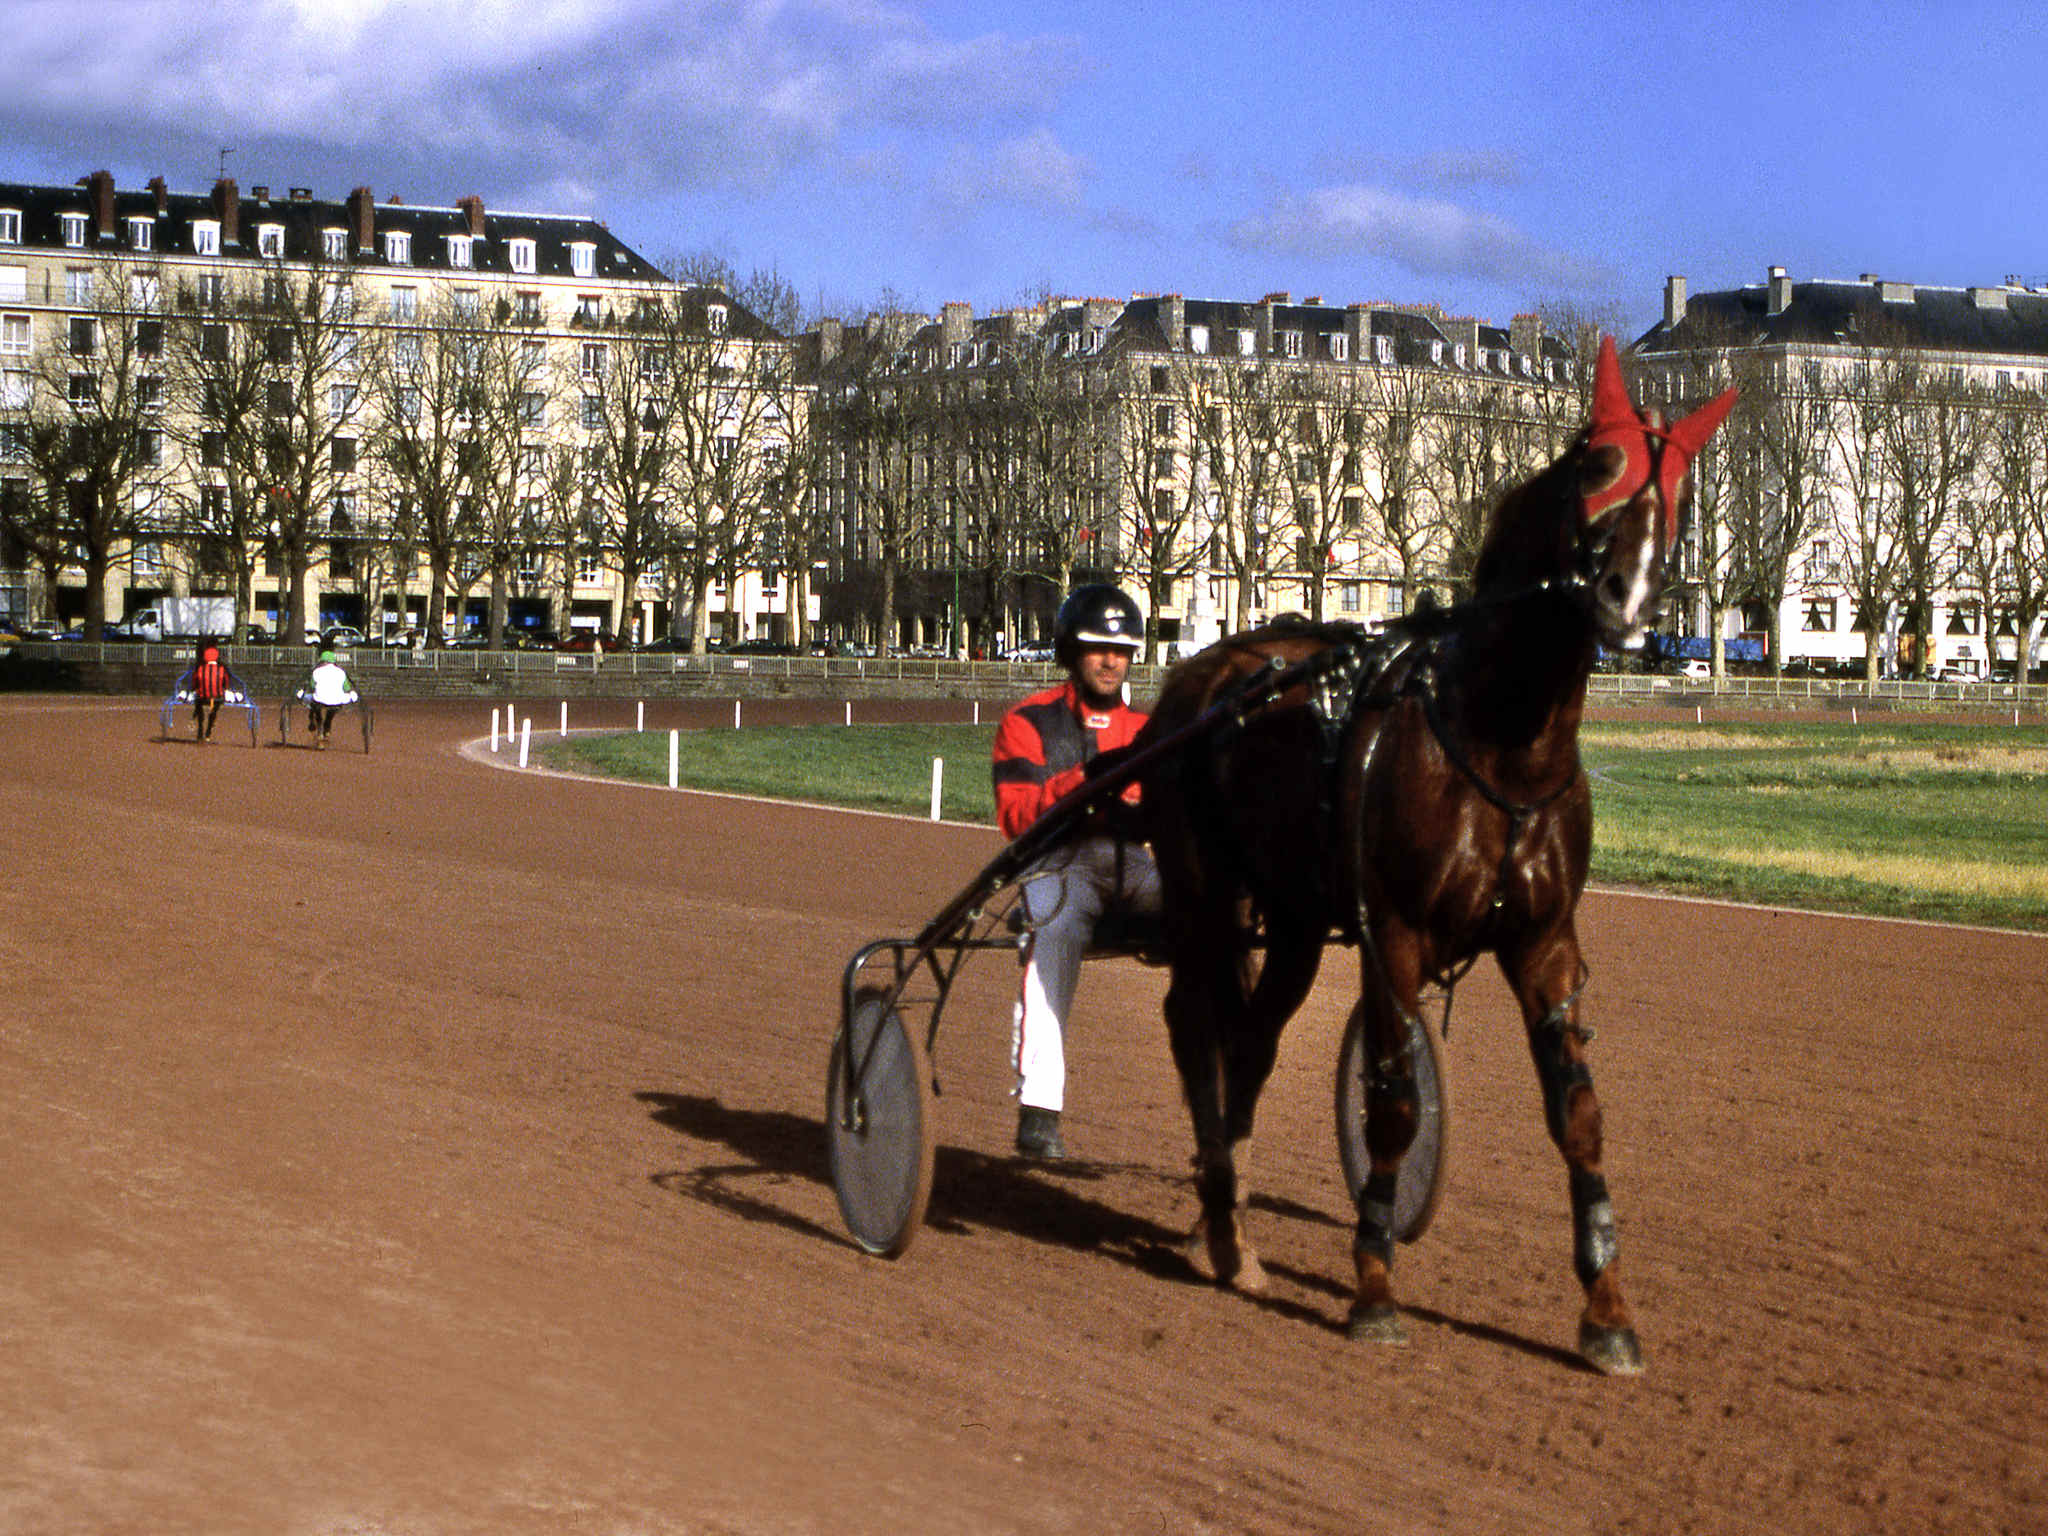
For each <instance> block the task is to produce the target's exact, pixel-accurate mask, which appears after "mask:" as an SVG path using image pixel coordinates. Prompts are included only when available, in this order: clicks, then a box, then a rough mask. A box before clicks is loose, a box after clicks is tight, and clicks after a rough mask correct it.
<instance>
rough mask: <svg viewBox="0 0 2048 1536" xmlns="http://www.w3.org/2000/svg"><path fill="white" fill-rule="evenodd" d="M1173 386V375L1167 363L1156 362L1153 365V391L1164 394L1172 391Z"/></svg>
mask: <svg viewBox="0 0 2048 1536" xmlns="http://www.w3.org/2000/svg"><path fill="white" fill-rule="evenodd" d="M1172 388H1173V380H1172V375H1171V374H1170V372H1169V370H1168V369H1167V367H1166V365H1165V364H1163V363H1155V364H1154V365H1153V367H1152V393H1153V394H1155V395H1164V394H1168V393H1170V392H1171V391H1172Z"/></svg>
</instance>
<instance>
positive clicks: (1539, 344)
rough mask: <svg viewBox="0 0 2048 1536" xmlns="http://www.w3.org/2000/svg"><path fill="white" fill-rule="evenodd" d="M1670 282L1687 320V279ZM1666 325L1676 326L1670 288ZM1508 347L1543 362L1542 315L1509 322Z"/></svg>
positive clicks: (1526, 316) (1522, 317)
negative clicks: (1674, 286) (1672, 315)
mask: <svg viewBox="0 0 2048 1536" xmlns="http://www.w3.org/2000/svg"><path fill="white" fill-rule="evenodd" d="M1670 281H1671V282H1674V283H1676V284H1678V315H1679V319H1681V320H1682V319H1684V318H1685V279H1684V278H1682V277H1674V278H1671V279H1670ZM1664 323H1665V324H1666V325H1672V324H1676V322H1675V321H1673V320H1672V318H1671V298H1670V290H1669V289H1668V288H1667V289H1666V290H1665V298H1664ZM1508 345H1509V346H1511V347H1513V348H1514V349H1515V350H1516V351H1517V352H1519V353H1521V355H1522V356H1524V357H1530V358H1535V359H1537V360H1538V361H1541V360H1542V357H1543V317H1542V316H1541V315H1517V316H1515V318H1514V319H1512V320H1510V321H1509V322H1508Z"/></svg>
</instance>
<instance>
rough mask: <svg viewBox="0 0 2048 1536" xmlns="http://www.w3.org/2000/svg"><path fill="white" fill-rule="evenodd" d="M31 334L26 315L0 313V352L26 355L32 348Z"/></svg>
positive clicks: (14, 355) (9, 354)
mask: <svg viewBox="0 0 2048 1536" xmlns="http://www.w3.org/2000/svg"><path fill="white" fill-rule="evenodd" d="M33 334H34V332H33V330H32V329H31V328H30V325H29V317H28V316H27V315H0V353H5V354H7V355H8V356H10V357H27V356H28V355H29V353H30V352H31V351H33V350H34V342H33V341H32V340H31V337H32V336H33Z"/></svg>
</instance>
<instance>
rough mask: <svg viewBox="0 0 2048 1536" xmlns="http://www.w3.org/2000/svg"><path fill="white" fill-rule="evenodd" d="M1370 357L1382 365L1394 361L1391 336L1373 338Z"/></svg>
mask: <svg viewBox="0 0 2048 1536" xmlns="http://www.w3.org/2000/svg"><path fill="white" fill-rule="evenodd" d="M1372 355H1373V356H1374V357H1375V358H1377V359H1378V360H1379V361H1380V362H1382V363H1391V362H1392V361H1393V360H1394V338H1393V337H1391V336H1375V337H1373V339H1372Z"/></svg>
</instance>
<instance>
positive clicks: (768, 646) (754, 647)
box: [725, 640, 800, 656]
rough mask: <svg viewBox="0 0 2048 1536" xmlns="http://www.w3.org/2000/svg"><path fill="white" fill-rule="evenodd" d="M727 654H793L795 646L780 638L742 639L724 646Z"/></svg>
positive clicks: (795, 651) (795, 653)
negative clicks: (734, 643)
mask: <svg viewBox="0 0 2048 1536" xmlns="http://www.w3.org/2000/svg"><path fill="white" fill-rule="evenodd" d="M725 654H726V655H728V656H795V655H798V654H800V653H799V652H798V650H797V648H796V647H795V646H793V645H789V644H787V643H785V642H784V641H781V640H742V641H740V642H739V643H738V644H737V645H729V646H727V647H726V650H725Z"/></svg>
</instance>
